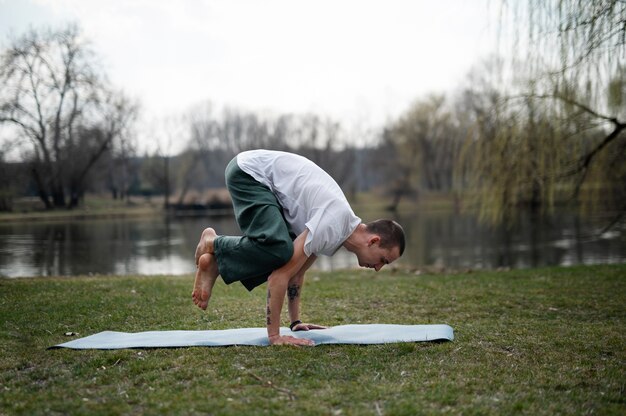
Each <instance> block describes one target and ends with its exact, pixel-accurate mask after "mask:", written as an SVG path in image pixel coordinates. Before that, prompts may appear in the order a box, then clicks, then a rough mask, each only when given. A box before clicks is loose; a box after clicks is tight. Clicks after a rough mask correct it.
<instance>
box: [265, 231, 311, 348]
mask: <svg viewBox="0 0 626 416" xmlns="http://www.w3.org/2000/svg"><path fill="white" fill-rule="evenodd" d="M307 234H308V230H305V231H304V232H302V233H301V234H300V235H299V236H298V238H296V240H295V241H294V243H293V256H291V259H290V260H289V261H288V262H287V264H285V265H284V266H283V267H281V268H280V269H277V270H274V271H273V272H272V274H270V276H269V278H268V280H267V282H268V284H267V309H266V319H267V335H268V337H269V340H270V344H272V345H278V344H293V345H313V342H312V341H311V340H308V339H299V338H295V337H291V336H280V312H281V310H282V307H283V303H284V302H285V294H286V293H287V287H288V285H289V281H290V280H291V279H292V278H293V277H294V276H296V275H298V274H299V272H300V271H301V270H302V269H303V267H304V266H305V265H306V264H307V262H308V261H309V258H308V257H307V256H306V254H305V253H304V242H305V241H306V236H307ZM311 264H312V262H311ZM305 270H306V269H305ZM303 274H304V273H303Z"/></svg>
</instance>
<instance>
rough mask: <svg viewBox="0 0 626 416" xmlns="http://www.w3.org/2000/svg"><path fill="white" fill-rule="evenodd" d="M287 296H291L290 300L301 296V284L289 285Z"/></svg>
mask: <svg viewBox="0 0 626 416" xmlns="http://www.w3.org/2000/svg"><path fill="white" fill-rule="evenodd" d="M287 296H288V297H289V300H294V299H295V298H297V297H298V296H300V286H298V285H291V286H289V287H288V288H287Z"/></svg>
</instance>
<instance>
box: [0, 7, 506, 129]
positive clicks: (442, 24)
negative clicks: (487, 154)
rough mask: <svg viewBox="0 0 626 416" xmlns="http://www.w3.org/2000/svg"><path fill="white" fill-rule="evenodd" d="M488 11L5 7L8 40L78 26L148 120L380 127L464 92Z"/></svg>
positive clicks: (486, 44) (0, 24) (485, 43)
mask: <svg viewBox="0 0 626 416" xmlns="http://www.w3.org/2000/svg"><path fill="white" fill-rule="evenodd" d="M491 12H493V11H491ZM488 14H489V10H488V8H487V2H486V1H484V0H370V1H368V0H315V1H312V0H311V1H298V0H245V1H244V0H220V1H216V0H176V1H174V0H106V1H104V0H0V31H1V33H0V35H1V36H2V38H1V39H0V42H1V44H2V45H6V43H7V40H8V36H9V35H10V34H11V33H13V34H21V33H23V32H24V31H25V30H27V29H28V28H30V27H34V28H40V27H42V26H49V27H53V28H55V27H61V26H62V25H64V24H65V23H67V22H77V23H78V24H79V25H80V26H81V28H82V29H83V31H84V33H85V34H86V36H87V37H88V38H89V39H90V40H91V41H92V43H93V46H94V49H95V50H96V52H97V53H98V55H99V56H100V58H101V61H102V62H103V64H104V66H105V70H106V72H107V73H108V75H109V78H110V79H111V81H112V82H113V83H114V85H116V86H118V87H120V88H122V89H123V90H124V91H126V92H127V93H128V94H129V95H130V96H132V97H134V98H136V99H138V100H139V101H140V102H141V105H142V108H143V121H144V123H145V122H146V121H150V120H154V119H156V118H159V117H162V116H167V115H172V114H181V113H184V112H186V111H188V110H189V109H190V108H191V107H192V106H194V105H196V104H198V103H201V102H205V101H207V100H210V101H211V102H212V103H213V104H214V105H216V106H218V107H219V106H224V105H227V106H234V107H239V108H242V109H246V110H251V111H270V112H273V113H276V114H278V113H302V112H315V113H318V114H321V115H330V116H332V117H334V118H336V119H338V120H340V121H342V122H344V124H347V125H349V124H350V123H353V122H356V121H359V122H362V121H364V120H365V121H367V122H369V123H370V124H371V125H377V124H382V123H384V122H385V121H388V120H389V119H393V118H395V117H397V116H398V115H399V114H400V113H401V112H402V111H404V110H406V109H407V108H408V106H409V105H410V103H411V102H412V101H413V100H415V99H417V98H419V97H421V96H424V95H425V94H427V93H429V92H448V91H451V90H452V89H454V88H455V87H457V86H458V85H459V84H460V83H461V81H462V80H463V79H464V77H465V76H466V74H467V72H468V71H469V70H470V68H471V67H472V65H474V64H476V63H478V62H479V61H480V60H481V59H483V58H485V57H487V56H488V55H489V54H490V53H491V52H492V51H493V50H494V43H495V42H494V40H493V36H492V35H493V33H494V29H493V27H492V25H490V22H489V19H488Z"/></svg>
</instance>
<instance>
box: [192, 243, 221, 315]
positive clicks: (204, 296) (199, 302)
mask: <svg viewBox="0 0 626 416" xmlns="http://www.w3.org/2000/svg"><path fill="white" fill-rule="evenodd" d="M219 274H220V272H219V270H218V268H217V260H216V258H215V256H214V255H213V254H211V253H204V254H203V255H201V256H200V258H199V260H198V268H197V270H196V281H195V282H194V284H193V291H192V292H191V298H192V299H193V303H194V304H196V306H198V307H199V308H200V309H202V310H205V309H206V307H207V305H208V304H209V299H211V292H212V291H213V286H214V285H215V281H216V280H217V276H219Z"/></svg>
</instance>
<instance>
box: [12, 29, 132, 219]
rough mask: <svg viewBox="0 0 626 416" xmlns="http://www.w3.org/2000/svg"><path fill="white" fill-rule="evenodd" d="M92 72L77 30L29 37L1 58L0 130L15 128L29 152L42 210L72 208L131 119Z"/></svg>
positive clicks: (35, 33)
mask: <svg viewBox="0 0 626 416" xmlns="http://www.w3.org/2000/svg"><path fill="white" fill-rule="evenodd" d="M96 68H97V62H96V58H95V55H94V53H93V52H92V50H91V49H90V47H89V45H88V44H87V43H86V42H85V41H84V39H83V37H82V36H81V33H80V30H79V29H78V28H77V27H76V26H69V27H67V28H66V29H63V30H57V31H52V30H46V31H39V32H38V31H31V32H29V33H27V34H26V35H24V36H22V37H21V38H18V39H16V40H14V41H13V42H12V44H11V46H10V47H9V48H8V49H7V50H6V51H4V53H3V54H2V57H1V58H0V83H1V85H2V91H1V92H0V122H1V123H5V124H9V125H12V126H15V127H17V129H18V132H19V139H20V141H21V145H22V146H23V147H24V148H27V149H29V151H28V153H29V154H30V162H31V166H32V169H31V172H32V176H33V180H34V182H35V184H36V186H37V189H38V193H39V197H40V198H41V200H42V201H43V203H44V204H45V206H46V208H52V207H65V206H68V205H69V206H70V207H72V206H75V205H76V203H77V201H78V199H79V198H80V196H81V195H82V193H83V192H84V189H85V180H86V178H87V177H88V173H90V171H91V170H92V168H93V167H94V166H95V163H96V161H97V160H98V159H99V158H100V157H101V156H102V155H103V154H104V153H105V152H106V151H107V150H108V149H109V148H110V147H111V145H112V143H113V141H114V139H115V138H116V137H117V136H118V135H119V134H120V132H121V131H122V130H123V128H124V126H126V125H127V124H128V123H129V122H130V121H131V119H132V117H131V116H132V114H134V110H133V106H132V105H131V104H130V103H129V102H128V101H127V100H125V99H124V98H123V97H122V96H121V95H120V94H119V93H114V92H111V91H110V90H109V89H108V88H107V87H106V83H105V81H104V77H103V75H102V74H101V73H100V72H99V71H98V70H97V69H96ZM69 161H71V163H68V162H69ZM68 194H69V196H70V198H69V201H68V199H67V195H68Z"/></svg>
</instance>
